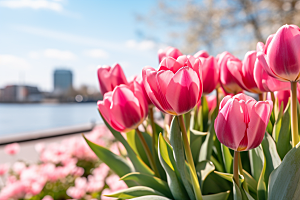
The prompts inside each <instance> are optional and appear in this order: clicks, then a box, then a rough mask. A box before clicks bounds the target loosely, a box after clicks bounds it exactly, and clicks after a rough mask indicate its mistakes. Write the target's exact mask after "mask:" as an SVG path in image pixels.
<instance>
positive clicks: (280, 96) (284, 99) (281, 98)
mask: <svg viewBox="0 0 300 200" xmlns="http://www.w3.org/2000/svg"><path fill="white" fill-rule="evenodd" d="M274 96H275V99H277V100H278V105H279V107H280V106H281V104H282V103H283V109H285V107H286V105H287V104H288V102H289V98H290V96H291V91H290V90H281V91H276V92H274ZM268 99H269V100H272V98H271V95H270V94H268Z"/></svg>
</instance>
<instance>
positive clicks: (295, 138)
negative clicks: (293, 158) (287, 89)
mask: <svg viewBox="0 0 300 200" xmlns="http://www.w3.org/2000/svg"><path fill="white" fill-rule="evenodd" d="M291 99H292V101H291V127H292V145H293V147H295V146H296V145H297V144H298V143H299V136H298V119H297V82H291Z"/></svg>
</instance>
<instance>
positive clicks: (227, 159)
mask: <svg viewBox="0 0 300 200" xmlns="http://www.w3.org/2000/svg"><path fill="white" fill-rule="evenodd" d="M221 150H222V155H223V162H224V164H225V171H226V172H228V173H232V171H233V169H232V167H233V158H232V155H231V153H230V150H229V148H228V147H226V146H225V145H223V144H221Z"/></svg>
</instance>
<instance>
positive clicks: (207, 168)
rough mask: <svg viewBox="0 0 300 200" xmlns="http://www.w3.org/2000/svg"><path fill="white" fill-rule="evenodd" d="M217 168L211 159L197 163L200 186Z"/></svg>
mask: <svg viewBox="0 0 300 200" xmlns="http://www.w3.org/2000/svg"><path fill="white" fill-rule="evenodd" d="M214 170H215V166H214V164H213V163H212V162H211V161H209V160H203V161H201V162H199V163H197V165H196V173H197V176H198V179H199V183H200V188H202V185H203V182H204V180H205V179H206V177H207V176H208V175H209V174H210V173H211V172H213V171H214Z"/></svg>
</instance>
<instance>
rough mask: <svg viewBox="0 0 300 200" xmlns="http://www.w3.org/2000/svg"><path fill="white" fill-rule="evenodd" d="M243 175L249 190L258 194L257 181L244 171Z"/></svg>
mask: <svg viewBox="0 0 300 200" xmlns="http://www.w3.org/2000/svg"><path fill="white" fill-rule="evenodd" d="M243 174H244V178H245V183H247V185H248V186H249V190H251V191H252V192H254V193H256V191H257V181H256V180H255V179H254V178H253V177H252V176H251V175H250V174H249V173H248V172H247V171H246V170H244V169H243Z"/></svg>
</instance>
